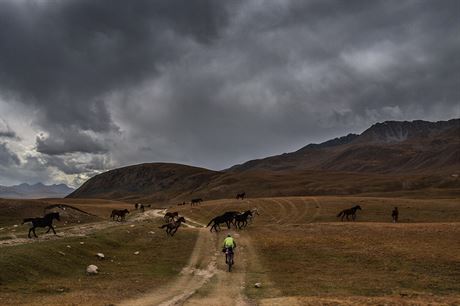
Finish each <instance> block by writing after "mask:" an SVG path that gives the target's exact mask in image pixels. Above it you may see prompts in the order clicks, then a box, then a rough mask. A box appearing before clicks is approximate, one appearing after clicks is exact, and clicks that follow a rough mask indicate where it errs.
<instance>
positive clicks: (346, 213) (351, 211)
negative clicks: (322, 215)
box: [337, 205, 361, 221]
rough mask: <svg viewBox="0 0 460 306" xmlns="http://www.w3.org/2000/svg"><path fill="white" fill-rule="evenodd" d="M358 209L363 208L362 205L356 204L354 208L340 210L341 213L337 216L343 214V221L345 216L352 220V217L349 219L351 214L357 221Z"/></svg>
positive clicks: (353, 219)
mask: <svg viewBox="0 0 460 306" xmlns="http://www.w3.org/2000/svg"><path fill="white" fill-rule="evenodd" d="M358 209H359V210H361V206H359V205H356V206H354V207H352V208H348V209H344V210H342V211H341V212H339V214H338V215H337V218H339V217H340V216H342V219H341V221H343V218H345V217H346V218H347V221H350V219H348V217H349V216H351V220H352V221H355V220H356V211H357V210H358Z"/></svg>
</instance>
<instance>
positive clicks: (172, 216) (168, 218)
mask: <svg viewBox="0 0 460 306" xmlns="http://www.w3.org/2000/svg"><path fill="white" fill-rule="evenodd" d="M178 217H179V212H177V211H175V212H167V213H166V214H165V216H164V217H163V219H164V220H165V222H171V221H174V220H175V219H176V218H178Z"/></svg>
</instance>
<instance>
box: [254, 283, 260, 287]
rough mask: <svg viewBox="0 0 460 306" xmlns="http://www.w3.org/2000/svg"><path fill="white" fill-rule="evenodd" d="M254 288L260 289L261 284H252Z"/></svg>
mask: <svg viewBox="0 0 460 306" xmlns="http://www.w3.org/2000/svg"><path fill="white" fill-rule="evenodd" d="M254 287H256V288H260V287H262V284H261V283H255V284H254Z"/></svg>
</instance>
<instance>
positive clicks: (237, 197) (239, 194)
mask: <svg viewBox="0 0 460 306" xmlns="http://www.w3.org/2000/svg"><path fill="white" fill-rule="evenodd" d="M245 196H246V192H242V193H237V194H236V199H237V200H238V199H240V198H241V200H244V197H245Z"/></svg>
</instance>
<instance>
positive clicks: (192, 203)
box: [190, 198, 203, 206]
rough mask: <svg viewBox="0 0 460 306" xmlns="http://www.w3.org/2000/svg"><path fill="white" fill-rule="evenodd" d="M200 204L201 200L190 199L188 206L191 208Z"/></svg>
mask: <svg viewBox="0 0 460 306" xmlns="http://www.w3.org/2000/svg"><path fill="white" fill-rule="evenodd" d="M201 202H203V199H202V198H196V199H192V201H190V205H191V206H193V205H198V204H200V203H201Z"/></svg>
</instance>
